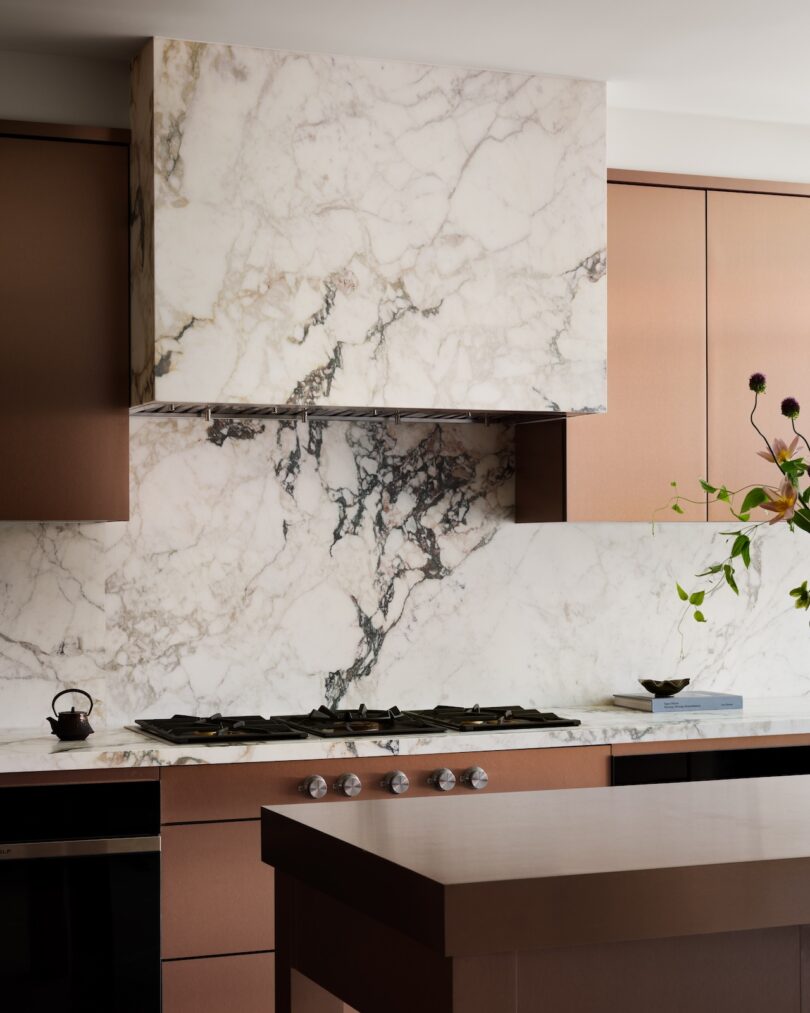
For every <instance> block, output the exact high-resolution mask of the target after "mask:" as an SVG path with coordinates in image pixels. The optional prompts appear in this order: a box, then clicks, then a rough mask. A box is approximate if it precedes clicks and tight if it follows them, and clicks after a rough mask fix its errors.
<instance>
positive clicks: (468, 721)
mask: <svg viewBox="0 0 810 1013" xmlns="http://www.w3.org/2000/svg"><path fill="white" fill-rule="evenodd" d="M413 713H414V715H417V716H418V717H420V718H427V719H428V720H429V721H435V722H436V723H437V724H440V725H443V726H444V727H446V728H452V729H453V730H454V731H457V732H498V731H506V730H513V731H518V730H521V729H522V730H526V729H529V730H531V729H534V728H574V727H576V726H577V725H579V724H581V723H582V722H581V721H579V720H578V719H576V718H561V717H559V716H558V715H557V714H553V713H552V712H551V711H539V710H535V709H534V708H529V707H517V706H515V707H481V706H479V705H478V704H475V705H474V706H473V707H445V706H442V707H433V708H432V709H431V710H424V711H414V712H413Z"/></svg>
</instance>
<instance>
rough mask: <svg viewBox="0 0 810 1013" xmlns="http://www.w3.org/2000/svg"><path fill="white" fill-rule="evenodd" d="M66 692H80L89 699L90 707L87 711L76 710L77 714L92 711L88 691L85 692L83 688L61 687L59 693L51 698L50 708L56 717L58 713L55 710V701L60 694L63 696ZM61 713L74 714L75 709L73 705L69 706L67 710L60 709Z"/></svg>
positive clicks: (91, 699)
mask: <svg viewBox="0 0 810 1013" xmlns="http://www.w3.org/2000/svg"><path fill="white" fill-rule="evenodd" d="M66 693H81V695H82V696H86V697H87V699H88V700H89V701H90V709H89V710H88V711H86V712H85V711H78V713H79V714H84V713H87V714H88V715H89V714H92V712H93V698H92V697H91V696H90V694H89V693H86V692H85V691H84V690H83V689H63V690H62V691H61V692H60V693H57V694H56V696H55V697H54V698H53V700H51V710H52V711H53V712H54V714H56V716H57V717H59V713H58V712H57V710H56V701H57V700H58V699H59V697H60V696H64V695H65V694H66ZM61 713H62V714H76V713H77V711H76V708H75V707H71V708H70V710H69V711H62V712H61Z"/></svg>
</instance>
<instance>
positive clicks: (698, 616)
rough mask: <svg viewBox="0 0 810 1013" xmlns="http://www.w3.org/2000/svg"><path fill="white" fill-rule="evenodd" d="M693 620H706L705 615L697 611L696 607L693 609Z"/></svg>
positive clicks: (700, 621) (703, 621)
mask: <svg viewBox="0 0 810 1013" xmlns="http://www.w3.org/2000/svg"><path fill="white" fill-rule="evenodd" d="M695 622H696V623H705V622H706V616H704V615H703V613H702V612H700V611H698V610H697V609H695Z"/></svg>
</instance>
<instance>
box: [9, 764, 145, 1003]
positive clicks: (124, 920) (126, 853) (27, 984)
mask: <svg viewBox="0 0 810 1013" xmlns="http://www.w3.org/2000/svg"><path fill="white" fill-rule="evenodd" d="M0 1008H3V1009H8V1010H19V1011H21V1013H22V1011H26V1013H40V1011H42V1013H45V1011H47V1013H53V1011H54V1010H61V1011H65V1013H159V1011H160V790H159V785H158V782H157V781H131V782H126V781H124V782H105V783H100V784H69V785H57V786H54V785H42V786H39V785H37V786H31V787H28V786H26V787H9V788H0Z"/></svg>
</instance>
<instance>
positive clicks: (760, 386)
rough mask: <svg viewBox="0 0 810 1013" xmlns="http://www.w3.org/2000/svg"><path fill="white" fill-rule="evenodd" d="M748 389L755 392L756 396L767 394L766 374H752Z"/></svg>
mask: <svg viewBox="0 0 810 1013" xmlns="http://www.w3.org/2000/svg"><path fill="white" fill-rule="evenodd" d="M748 389H749V390H752V391H754V393H755V394H764V393H765V374H764V373H752V374H751V379H750V380H749V381H748Z"/></svg>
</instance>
